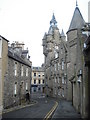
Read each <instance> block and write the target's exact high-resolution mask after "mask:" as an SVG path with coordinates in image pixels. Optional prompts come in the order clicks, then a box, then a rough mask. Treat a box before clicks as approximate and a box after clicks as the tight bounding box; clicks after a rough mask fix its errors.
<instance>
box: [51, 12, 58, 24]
mask: <svg viewBox="0 0 90 120" xmlns="http://www.w3.org/2000/svg"><path fill="white" fill-rule="evenodd" d="M56 23H57V21H56V19H55V15H54V13H53V15H52V19H51V21H50V24H54V25H56Z"/></svg>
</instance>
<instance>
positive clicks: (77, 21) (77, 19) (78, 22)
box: [68, 6, 85, 31]
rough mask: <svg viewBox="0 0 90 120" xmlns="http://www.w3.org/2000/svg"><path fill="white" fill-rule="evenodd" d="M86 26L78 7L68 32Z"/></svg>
mask: <svg viewBox="0 0 90 120" xmlns="http://www.w3.org/2000/svg"><path fill="white" fill-rule="evenodd" d="M84 25H85V21H84V19H83V16H82V14H81V12H80V10H79V8H78V7H77V6H76V8H75V11H74V14H73V17H72V20H71V23H70V26H69V29H68V31H70V30H73V29H77V28H82V27H83V26H84Z"/></svg>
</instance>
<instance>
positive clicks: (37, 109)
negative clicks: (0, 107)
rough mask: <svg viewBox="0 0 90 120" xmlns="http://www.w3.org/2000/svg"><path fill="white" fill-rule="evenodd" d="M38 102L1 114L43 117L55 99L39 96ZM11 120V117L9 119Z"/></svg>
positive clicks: (19, 116) (18, 116) (4, 116)
mask: <svg viewBox="0 0 90 120" xmlns="http://www.w3.org/2000/svg"><path fill="white" fill-rule="evenodd" d="M37 100H38V103H37V104H35V105H33V106H28V107H25V108H22V109H18V110H14V111H11V112H8V113H4V114H3V120H4V119H5V118H39V119H40V118H42V119H43V118H44V117H45V116H46V115H47V113H48V112H49V111H50V110H51V109H52V107H53V106H54V104H55V101H54V100H53V99H50V98H39V99H37ZM10 120H11V119H10Z"/></svg>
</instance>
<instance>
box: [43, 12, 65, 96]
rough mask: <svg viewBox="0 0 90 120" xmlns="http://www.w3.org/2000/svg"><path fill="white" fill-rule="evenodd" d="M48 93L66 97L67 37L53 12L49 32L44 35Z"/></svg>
mask: <svg viewBox="0 0 90 120" xmlns="http://www.w3.org/2000/svg"><path fill="white" fill-rule="evenodd" d="M42 41H43V44H42V45H43V54H44V55H45V61H44V69H45V82H46V94H47V95H49V96H52V97H61V98H66V76H67V75H66V59H67V58H66V54H67V46H66V37H65V35H64V32H63V30H62V33H61V34H60V32H59V29H58V27H57V21H56V19H55V16H54V14H53V16H52V19H51V21H50V28H49V31H48V33H45V35H44V37H43V40H42Z"/></svg>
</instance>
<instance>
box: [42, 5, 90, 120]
mask: <svg viewBox="0 0 90 120" xmlns="http://www.w3.org/2000/svg"><path fill="white" fill-rule="evenodd" d="M86 28H87V29H88V31H90V30H89V24H88V23H85V21H84V19H83V17H82V14H81V12H80V10H79V7H78V5H77V4H76V8H75V11H74V14H73V17H72V20H71V23H70V26H69V29H68V31H67V41H66V40H65V35H64V33H63V32H62V33H61V34H60V33H59V29H58V28H57V21H56V19H55V16H54V15H53V17H52V20H51V21H50V28H49V31H48V33H45V36H44V38H43V54H44V55H45V62H44V63H45V81H46V92H47V95H49V96H52V97H59V98H66V99H67V100H70V101H72V104H73V106H74V107H75V109H76V110H77V111H78V112H79V113H80V114H81V116H82V117H83V118H86V117H87V116H88V68H87V67H85V59H84V55H83V49H84V47H85V44H84V42H85V40H86V39H87V37H88V35H89V32H87V31H85V29H86ZM63 83H64V84H63Z"/></svg>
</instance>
